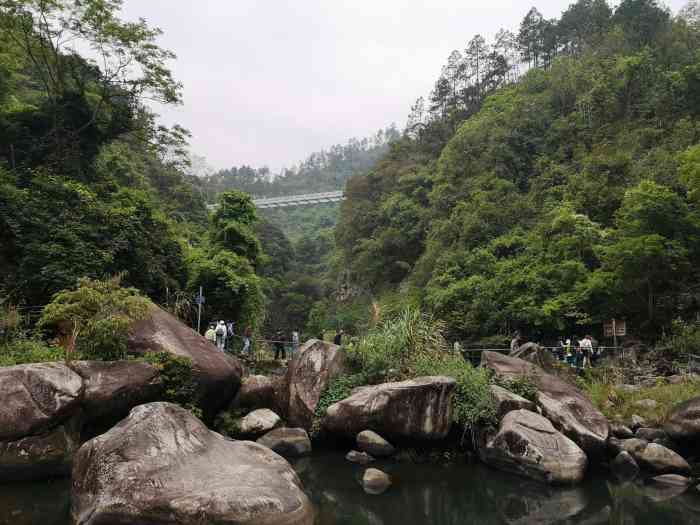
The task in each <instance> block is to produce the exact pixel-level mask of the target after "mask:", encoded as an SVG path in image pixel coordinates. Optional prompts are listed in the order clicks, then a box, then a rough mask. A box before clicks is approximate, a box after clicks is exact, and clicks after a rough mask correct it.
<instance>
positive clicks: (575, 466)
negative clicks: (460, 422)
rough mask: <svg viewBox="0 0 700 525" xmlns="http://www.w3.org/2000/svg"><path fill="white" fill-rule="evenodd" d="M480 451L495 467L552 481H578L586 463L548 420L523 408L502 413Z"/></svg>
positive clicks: (582, 474)
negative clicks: (497, 427) (492, 432)
mask: <svg viewBox="0 0 700 525" xmlns="http://www.w3.org/2000/svg"><path fill="white" fill-rule="evenodd" d="M480 454H481V457H482V459H483V461H484V462H485V463H487V464H489V465H492V466H494V467H496V468H499V469H502V470H506V471H509V472H514V473H516V474H520V475H522V476H527V477H530V478H533V479H536V480H538V481H544V482H546V483H551V484H573V483H578V482H579V481H581V480H582V479H583V476H584V475H585V473H586V467H587V465H588V459H587V458H586V454H585V453H584V452H583V451H582V450H581V449H580V448H579V447H578V446H577V445H576V443H574V442H573V441H572V440H570V439H569V438H567V437H566V436H564V435H563V434H562V433H560V432H558V431H557V430H556V429H555V428H554V427H553V426H552V424H551V423H550V422H549V420H547V419H546V418H544V417H542V416H540V415H539V414H536V413H534V412H530V411H528V410H522V409H520V410H514V411H511V412H508V413H507V414H506V415H505V416H504V418H503V420H502V421H501V424H500V427H499V429H498V432H497V433H495V434H494V435H493V436H491V437H489V438H488V439H487V440H486V443H485V446H483V447H481V449H480Z"/></svg>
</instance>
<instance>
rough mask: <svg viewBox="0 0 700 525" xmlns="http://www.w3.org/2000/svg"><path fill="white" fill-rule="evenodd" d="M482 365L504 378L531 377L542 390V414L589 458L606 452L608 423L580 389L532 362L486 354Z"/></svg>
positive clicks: (539, 398)
mask: <svg viewBox="0 0 700 525" xmlns="http://www.w3.org/2000/svg"><path fill="white" fill-rule="evenodd" d="M481 366H484V367H486V368H490V369H491V370H493V371H494V372H495V373H496V374H497V375H498V376H499V377H502V378H504V379H518V378H524V377H525V378H530V379H531V380H532V381H533V382H534V383H535V385H536V386H537V388H538V390H539V394H538V396H537V403H538V405H539V406H540V407H541V409H542V414H543V415H544V416H545V417H546V418H547V419H549V420H550V421H551V422H552V424H553V425H554V426H555V427H556V428H557V429H558V430H560V431H561V432H562V433H563V434H565V435H566V436H567V437H569V438H570V439H572V440H573V441H575V442H576V444H578V446H579V447H581V448H582V449H583V450H584V451H585V452H586V454H588V455H592V456H600V455H601V454H602V453H603V452H604V451H605V443H606V441H607V439H608V433H609V424H608V420H607V418H606V417H605V416H604V415H603V414H602V413H601V412H600V411H599V410H598V409H597V408H596V407H595V406H594V405H593V403H592V402H591V401H590V399H588V397H586V395H585V394H584V393H583V392H581V391H580V390H579V389H578V388H577V387H575V386H574V385H572V384H571V383H568V382H566V381H564V380H563V379H560V378H559V377H557V376H555V375H553V374H548V373H546V372H545V371H544V370H542V369H541V368H539V367H537V366H535V365H533V364H532V363H528V362H527V361H523V360H522V359H518V358H515V357H509V356H505V355H502V354H499V353H497V352H483V353H482V355H481Z"/></svg>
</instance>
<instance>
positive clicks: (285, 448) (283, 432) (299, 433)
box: [257, 427, 311, 458]
mask: <svg viewBox="0 0 700 525" xmlns="http://www.w3.org/2000/svg"><path fill="white" fill-rule="evenodd" d="M257 442H258V443H260V444H261V445H264V446H266V447H267V448H269V449H271V450H274V451H275V452H277V453H278V454H279V455H280V456H284V457H285V458H298V457H301V456H306V455H308V454H311V440H310V439H309V434H307V433H306V430H304V429H303V428H285V427H282V428H276V429H274V430H271V431H270V432H268V433H267V434H265V435H264V436H263V437H261V438H260V439H258V440H257Z"/></svg>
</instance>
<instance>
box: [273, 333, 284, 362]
mask: <svg viewBox="0 0 700 525" xmlns="http://www.w3.org/2000/svg"><path fill="white" fill-rule="evenodd" d="M274 347H275V361H276V360H277V359H279V358H280V356H282V359H285V358H286V357H287V355H286V352H285V351H284V334H283V333H282V330H277V333H276V334H275V341H274Z"/></svg>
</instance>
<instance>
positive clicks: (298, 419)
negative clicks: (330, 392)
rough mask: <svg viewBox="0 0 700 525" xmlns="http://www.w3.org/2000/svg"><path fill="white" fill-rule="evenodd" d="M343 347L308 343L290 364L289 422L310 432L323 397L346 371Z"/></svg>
mask: <svg viewBox="0 0 700 525" xmlns="http://www.w3.org/2000/svg"><path fill="white" fill-rule="evenodd" d="M343 363H344V359H343V353H342V351H341V350H340V347H339V346H337V345H334V344H332V343H328V342H326V341H320V340H318V339H311V340H309V341H307V342H306V343H305V344H304V345H303V346H302V347H301V348H300V349H299V352H297V353H296V354H295V355H294V357H293V358H292V360H291V361H290V362H289V368H288V369H287V375H286V378H285V387H286V389H285V392H284V395H285V397H286V399H285V400H283V403H284V401H286V403H287V414H286V416H287V421H288V422H289V424H290V425H292V426H297V427H302V428H304V429H306V430H310V429H311V426H312V424H313V420H314V414H315V412H316V405H317V404H318V401H319V399H320V398H321V394H322V393H323V391H324V390H325V389H326V387H327V386H328V384H329V383H330V382H331V380H332V379H333V378H335V377H337V376H339V375H341V374H342V373H343V372H344V370H345V367H344V364H343Z"/></svg>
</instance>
